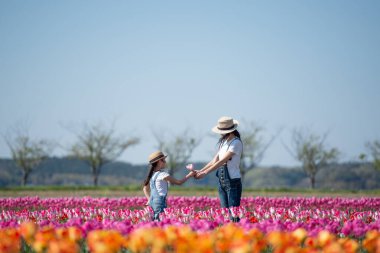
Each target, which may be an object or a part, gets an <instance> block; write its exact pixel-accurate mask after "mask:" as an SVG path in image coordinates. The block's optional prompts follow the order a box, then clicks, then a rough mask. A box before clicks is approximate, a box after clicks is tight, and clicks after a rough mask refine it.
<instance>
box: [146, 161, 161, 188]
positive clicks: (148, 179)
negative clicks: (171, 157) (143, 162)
mask: <svg viewBox="0 0 380 253" xmlns="http://www.w3.org/2000/svg"><path fill="white" fill-rule="evenodd" d="M159 161H160V160H158V161H157V162H155V163H152V164H150V165H149V173H148V176H147V177H146V179H145V180H144V186H146V185H148V184H149V181H150V179H151V178H152V176H153V172H154V170H155V169H156V167H157V164H158V162H159Z"/></svg>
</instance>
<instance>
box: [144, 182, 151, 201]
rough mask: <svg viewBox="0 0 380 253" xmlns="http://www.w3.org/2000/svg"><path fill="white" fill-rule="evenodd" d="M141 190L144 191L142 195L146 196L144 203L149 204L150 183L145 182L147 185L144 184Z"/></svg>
mask: <svg viewBox="0 0 380 253" xmlns="http://www.w3.org/2000/svg"><path fill="white" fill-rule="evenodd" d="M143 192H144V195H145V197H146V198H147V200H148V201H147V202H146V205H148V204H149V198H150V185H149V184H147V185H144V187H143Z"/></svg>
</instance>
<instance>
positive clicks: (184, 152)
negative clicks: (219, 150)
mask: <svg viewBox="0 0 380 253" xmlns="http://www.w3.org/2000/svg"><path fill="white" fill-rule="evenodd" d="M153 135H154V137H155V139H156V141H157V143H158V149H159V150H161V151H163V152H164V153H165V154H166V155H167V156H168V158H167V168H168V169H169V173H170V174H171V175H173V174H174V172H176V171H177V170H178V169H179V168H180V167H181V166H184V165H185V164H186V163H187V162H188V161H189V159H190V157H191V155H192V154H193V151H194V149H195V148H196V147H197V146H198V145H199V144H200V139H199V138H196V137H191V136H190V134H189V130H184V131H183V132H182V133H180V134H178V135H174V136H172V137H171V138H165V137H166V136H165V132H164V131H160V133H158V132H157V131H156V132H155V131H153Z"/></svg>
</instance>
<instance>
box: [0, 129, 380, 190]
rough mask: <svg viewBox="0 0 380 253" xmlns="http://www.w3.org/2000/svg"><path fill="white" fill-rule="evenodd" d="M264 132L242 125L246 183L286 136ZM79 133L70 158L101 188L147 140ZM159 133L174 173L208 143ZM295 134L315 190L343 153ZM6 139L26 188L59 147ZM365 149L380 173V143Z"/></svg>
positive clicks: (294, 151)
mask: <svg viewBox="0 0 380 253" xmlns="http://www.w3.org/2000/svg"><path fill="white" fill-rule="evenodd" d="M263 130H264V129H263V128H262V127H261V126H259V125H258V124H256V123H255V122H244V123H243V124H241V128H240V130H239V131H240V133H241V138H242V142H243V144H244V149H243V154H242V161H241V166H240V170H241V175H242V180H244V178H245V175H246V173H247V172H248V171H250V170H252V169H254V168H256V167H257V165H258V164H259V163H260V162H261V160H262V158H263V157H264V155H265V152H266V150H267V149H268V148H269V147H270V145H271V143H272V142H273V141H274V140H275V139H276V138H277V136H278V135H279V133H280V131H279V132H278V133H276V135H274V136H272V137H271V139H270V140H269V141H264V139H263ZM73 133H74V134H75V136H76V141H75V142H74V143H73V144H72V145H71V146H70V147H69V148H68V149H67V157H69V158H70V157H71V158H76V159H79V160H82V161H84V162H85V163H86V164H87V166H88V167H89V169H90V170H91V174H92V180H93V184H94V186H97V185H98V179H99V176H100V174H101V171H102V168H103V167H104V166H105V165H106V164H108V163H111V162H114V161H115V160H116V159H117V158H118V157H120V155H121V154H122V153H123V152H124V151H125V150H127V149H128V148H131V147H133V146H135V145H138V144H139V143H140V141H141V140H140V138H138V137H125V136H122V135H120V134H118V133H117V132H116V128H115V126H114V125H110V126H105V125H102V124H99V123H98V124H93V125H89V124H84V125H83V127H82V129H81V130H80V131H79V132H73ZM153 135H154V137H155V139H156V142H157V148H158V149H160V150H162V151H163V152H164V153H166V154H167V155H168V158H167V161H168V162H167V168H168V169H169V173H171V174H173V173H175V172H176V171H178V170H179V169H180V168H183V166H184V165H185V164H186V163H188V161H189V160H190V158H191V156H192V154H193V152H194V150H195V149H196V148H197V147H198V145H199V144H200V143H201V140H202V139H201V138H200V137H197V136H195V135H194V134H191V131H189V130H188V129H186V130H184V131H183V132H181V133H180V134H178V135H174V136H171V137H170V138H166V136H164V133H163V132H162V131H161V132H153ZM291 136H292V137H291V145H290V146H286V145H285V148H286V149H287V150H288V152H289V154H290V155H291V156H293V157H294V159H295V160H297V161H298V162H299V163H300V166H301V167H302V169H303V171H304V172H305V173H306V175H307V177H308V178H309V180H310V187H311V188H312V189H314V188H315V179H316V175H317V173H318V172H319V171H320V170H321V169H322V168H323V167H326V166H328V165H329V164H331V163H335V162H337V160H338V159H339V155H340V151H339V150H338V149H337V148H329V147H328V146H327V142H326V140H327V137H328V135H327V134H326V133H325V134H323V135H318V134H316V133H314V132H312V131H311V130H310V129H300V128H298V129H297V128H295V129H293V130H292V135H291ZM3 137H4V140H5V142H6V143H7V146H8V147H9V150H10V152H11V154H12V159H13V160H14V162H15V164H16V165H17V168H19V169H20V170H21V171H22V178H21V185H22V186H25V185H26V184H27V181H28V177H29V175H30V173H32V171H33V170H35V169H36V168H37V167H38V166H39V165H40V164H41V163H42V162H44V161H45V160H46V159H47V158H49V157H50V154H51V153H52V151H53V149H54V148H55V147H56V146H57V145H58V144H57V143H55V142H53V141H49V140H46V139H36V138H32V137H31V136H30V134H29V133H28V131H26V130H23V131H20V130H17V131H16V130H14V131H11V133H9V134H7V135H3ZM164 137H165V138H164ZM365 148H366V152H365V153H362V154H360V155H359V156H358V157H359V158H360V159H361V160H363V161H365V160H368V159H369V160H370V162H371V163H372V164H373V167H374V168H375V170H377V171H380V141H378V140H375V141H372V142H367V143H366V144H365Z"/></svg>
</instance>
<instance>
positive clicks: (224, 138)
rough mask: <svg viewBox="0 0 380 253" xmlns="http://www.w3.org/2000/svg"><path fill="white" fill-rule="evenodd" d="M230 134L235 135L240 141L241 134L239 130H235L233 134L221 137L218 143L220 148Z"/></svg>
mask: <svg viewBox="0 0 380 253" xmlns="http://www.w3.org/2000/svg"><path fill="white" fill-rule="evenodd" d="M230 134H233V135H235V136H236V137H238V138H239V139H240V133H239V131H238V130H236V129H235V130H234V131H233V132H231V133H228V134H223V135H222V137H220V139H219V141H218V146H219V147H220V145H221V144H222V143H223V142H224V141H225V140H226V139H227V138H228V136H229V135H230Z"/></svg>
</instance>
